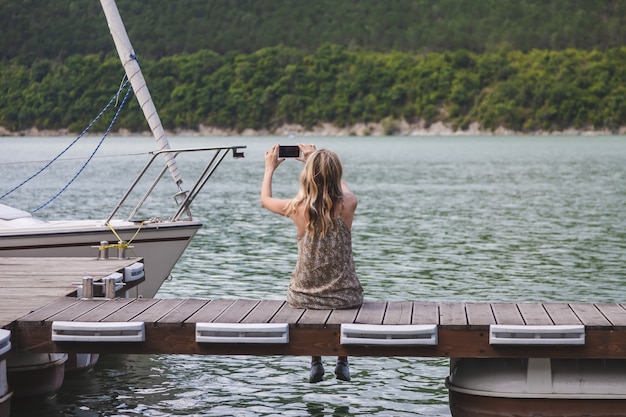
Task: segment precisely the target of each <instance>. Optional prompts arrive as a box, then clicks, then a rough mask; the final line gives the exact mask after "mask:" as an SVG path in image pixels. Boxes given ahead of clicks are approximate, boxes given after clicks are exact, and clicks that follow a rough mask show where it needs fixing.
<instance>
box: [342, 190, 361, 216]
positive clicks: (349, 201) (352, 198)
mask: <svg viewBox="0 0 626 417" xmlns="http://www.w3.org/2000/svg"><path fill="white" fill-rule="evenodd" d="M357 204H358V200H357V198H356V195H354V194H353V193H352V192H351V191H344V192H343V205H344V207H345V208H346V209H348V210H350V211H355V210H356V206H357Z"/></svg>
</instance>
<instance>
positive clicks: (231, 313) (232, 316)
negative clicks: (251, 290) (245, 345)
mask: <svg viewBox="0 0 626 417" xmlns="http://www.w3.org/2000/svg"><path fill="white" fill-rule="evenodd" d="M257 304H259V300H235V302H234V303H232V304H231V305H230V306H228V307H227V308H226V310H224V311H223V312H222V314H220V315H219V316H218V317H217V318H216V319H215V320H214V321H215V322H217V323H239V322H241V320H243V319H244V318H245V317H246V316H247V315H248V314H250V312H251V311H252V310H253V309H254V307H256V306H257Z"/></svg>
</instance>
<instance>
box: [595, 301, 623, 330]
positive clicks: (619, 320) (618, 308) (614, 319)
mask: <svg viewBox="0 0 626 417" xmlns="http://www.w3.org/2000/svg"><path fill="white" fill-rule="evenodd" d="M596 307H597V308H598V310H600V313H602V315H603V316H604V317H606V318H607V320H609V322H610V323H611V324H612V325H613V326H614V327H626V309H625V308H624V307H623V306H622V305H619V304H617V303H600V304H596Z"/></svg>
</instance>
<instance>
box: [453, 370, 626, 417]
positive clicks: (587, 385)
mask: <svg viewBox="0 0 626 417" xmlns="http://www.w3.org/2000/svg"><path fill="white" fill-rule="evenodd" d="M446 386H447V387H448V390H449V402H450V411H451V413H452V416H453V417H557V416H559V417H574V416H580V417H582V416H585V417H617V416H624V415H625V411H624V410H626V361H625V360H619V359H611V360H608V359H550V358H528V359H495V358H490V359H488V358H481V359H469V358H463V359H452V360H451V372H450V376H449V377H448V378H447V380H446Z"/></svg>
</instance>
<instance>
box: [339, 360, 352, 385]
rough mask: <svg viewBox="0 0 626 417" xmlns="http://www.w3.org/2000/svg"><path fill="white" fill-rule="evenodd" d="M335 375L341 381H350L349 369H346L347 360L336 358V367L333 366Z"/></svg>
mask: <svg viewBox="0 0 626 417" xmlns="http://www.w3.org/2000/svg"><path fill="white" fill-rule="evenodd" d="M335 375H336V376H337V379H339V380H341V381H350V379H351V378H350V368H349V367H348V358H338V359H337V366H335Z"/></svg>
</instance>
